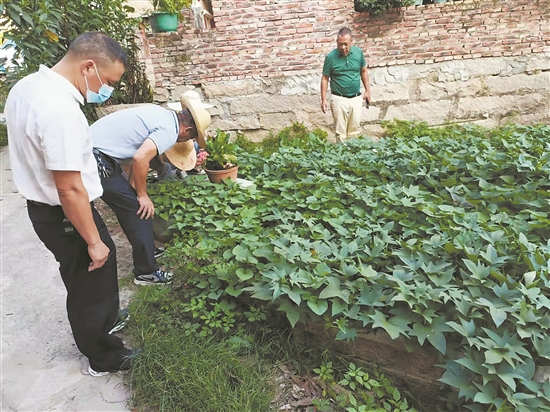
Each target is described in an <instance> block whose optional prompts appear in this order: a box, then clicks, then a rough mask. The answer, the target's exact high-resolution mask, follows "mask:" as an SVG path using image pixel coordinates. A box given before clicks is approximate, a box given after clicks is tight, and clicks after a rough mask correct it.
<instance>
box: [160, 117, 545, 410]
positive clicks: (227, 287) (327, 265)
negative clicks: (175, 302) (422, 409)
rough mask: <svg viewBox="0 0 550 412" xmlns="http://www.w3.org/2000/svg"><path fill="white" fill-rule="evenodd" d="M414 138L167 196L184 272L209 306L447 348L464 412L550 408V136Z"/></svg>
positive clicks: (342, 149)
mask: <svg viewBox="0 0 550 412" xmlns="http://www.w3.org/2000/svg"><path fill="white" fill-rule="evenodd" d="M401 126H402V127H400V128H399V129H395V130H401V131H403V127H405V126H403V125H401ZM406 127H407V128H411V129H412V130H420V131H421V133H414V134H413V135H407V134H406V133H405V132H399V137H394V136H392V135H391V133H390V134H389V135H388V137H387V138H384V139H381V140H380V141H378V142H373V141H370V140H366V139H354V140H350V141H349V142H348V145H347V146H343V145H332V144H329V143H327V142H326V141H324V140H323V139H319V138H318V137H317V136H315V135H314V134H309V135H308V137H307V138H306V139H304V140H302V141H300V146H299V147H297V146H295V145H294V143H296V141H295V140H292V141H288V142H286V143H285V144H282V145H281V146H280V147H279V149H278V151H277V152H274V153H273V154H272V155H271V156H269V157H268V158H266V157H263V156H260V155H258V154H257V153H244V152H243V153H240V154H239V157H240V159H241V160H240V161H241V164H242V165H243V166H244V167H243V169H244V170H245V172H246V177H247V178H249V179H252V180H254V181H255V183H256V185H255V186H252V187H249V188H246V189H243V188H241V187H240V186H239V185H238V184H235V183H231V182H227V183H225V184H223V185H212V184H209V183H208V182H207V181H201V180H199V179H195V180H193V181H192V182H189V184H185V183H184V184H181V183H177V184H173V183H172V184H170V183H167V184H159V185H158V186H156V187H155V188H154V192H155V193H154V202H155V205H156V207H157V210H158V211H159V213H160V214H161V216H162V217H163V218H165V219H170V220H171V221H172V222H173V223H174V224H173V227H174V228H175V229H177V230H178V231H179V232H180V233H181V237H180V238H179V239H177V240H176V241H175V242H174V244H173V246H172V248H171V249H173V252H171V253H172V256H174V261H173V262H172V263H174V264H175V265H176V266H177V265H178V264H179V266H180V270H179V272H181V273H185V276H186V281H187V282H189V283H190V284H192V285H196V286H197V287H199V288H201V289H202V290H203V291H204V292H203V294H204V295H206V296H208V299H213V300H215V301H218V302H219V301H222V300H224V299H228V298H235V299H237V300H239V301H241V300H244V301H249V300H250V299H252V301H256V302H263V304H264V305H266V307H268V308H274V309H277V310H278V311H281V312H282V313H284V314H285V315H286V317H287V319H288V321H289V323H290V324H291V325H295V324H296V323H297V322H299V321H301V320H305V319H307V318H313V319H323V317H325V318H327V319H328V320H329V322H331V323H332V325H333V327H334V328H337V330H338V338H339V339H353V338H354V336H356V334H357V329H358V328H367V329H376V328H382V329H384V330H385V331H386V332H387V333H388V334H389V335H390V336H391V337H392V338H397V337H403V338H405V339H406V340H407V342H408V345H409V347H410V348H411V349H413V348H414V347H417V346H425V345H429V346H431V347H433V348H435V349H436V350H437V351H438V352H439V353H440V356H441V358H442V363H443V365H444V368H445V371H444V374H443V377H442V378H441V382H443V383H444V384H446V385H448V386H450V387H453V388H454V389H455V391H450V392H449V395H448V402H449V403H450V404H451V406H450V409H451V410H462V409H461V408H467V409H468V410H472V411H481V410H488V409H491V408H492V409H493V410H495V409H497V408H501V410H504V409H506V408H511V409H513V410H515V411H518V412H521V411H532V410H537V411H546V410H550V387H549V386H548V385H547V384H546V385H542V384H539V383H537V382H536V381H535V380H534V379H533V376H534V371H535V366H536V365H538V364H540V363H541V362H542V361H545V360H547V359H550V349H549V348H550V346H549V345H548V344H547V339H546V336H547V334H548V329H549V328H550V322H549V319H550V300H549V292H548V286H550V276H549V271H550V266H549V265H548V262H549V261H550V236H549V232H548V223H550V206H549V203H548V200H547V199H548V193H549V191H550V183H549V181H548V176H549V174H550V161H549V160H550V154H549V153H548V147H547V139H548V135H549V133H550V128H549V127H548V126H544V125H541V126H531V127H527V126H512V125H510V126H506V127H503V128H500V129H495V130H484V129H480V128H478V127H472V126H462V127H459V126H454V125H450V126H448V127H445V128H443V129H431V128H425V129H424V126H422V125H406ZM390 130H391V129H390Z"/></svg>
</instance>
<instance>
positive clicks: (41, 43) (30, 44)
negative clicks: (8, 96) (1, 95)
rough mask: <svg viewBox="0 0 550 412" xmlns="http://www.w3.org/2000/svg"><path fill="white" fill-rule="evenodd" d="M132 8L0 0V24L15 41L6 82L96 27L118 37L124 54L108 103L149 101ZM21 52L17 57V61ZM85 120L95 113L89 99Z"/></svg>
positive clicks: (80, 1)
mask: <svg viewBox="0 0 550 412" xmlns="http://www.w3.org/2000/svg"><path fill="white" fill-rule="evenodd" d="M133 10H134V9H133V8H132V7H130V6H128V5H126V4H125V2H124V1H123V0H104V1H101V2H89V1H84V0H55V1H53V0H37V1H12V2H0V24H1V25H3V26H5V27H6V28H7V29H6V31H5V33H4V37H5V38H7V39H11V40H13V41H14V42H15V44H16V47H15V55H14V60H15V64H16V66H15V70H14V71H13V72H9V73H8V75H7V79H6V83H5V84H6V85H7V86H11V85H12V84H14V82H16V81H17V80H19V79H20V78H22V77H24V76H25V75H27V74H29V73H32V72H35V71H37V70H38V68H39V66H40V64H44V65H46V66H48V67H51V66H53V65H54V64H55V63H57V62H58V61H59V60H60V59H61V57H63V55H64V54H65V52H66V50H67V48H68V46H69V44H70V42H71V41H72V40H73V39H74V38H76V37H77V36H78V35H79V34H81V33H83V32H86V31H101V32H104V33H106V34H108V35H110V36H111V37H113V38H114V39H115V40H117V41H118V42H119V43H120V44H121V45H122V46H123V48H124V49H125V51H126V55H127V57H128V63H127V66H126V71H125V73H124V75H123V76H122V78H121V80H120V81H119V82H118V83H117V84H116V85H115V92H114V93H113V96H112V97H111V98H110V99H109V101H108V104H120V103H145V102H151V101H152V99H153V93H152V90H151V87H150V86H149V82H148V80H147V76H146V75H145V68H144V65H143V63H141V62H140V61H139V58H138V54H139V46H138V44H137V32H138V27H139V24H140V19H133V18H129V17H128V13H129V12H131V11H133ZM19 58H22V63H21V64H19V63H17V62H18V60H19ZM85 110H86V115H87V116H88V119H89V120H90V121H93V120H95V119H96V118H97V116H96V115H95V112H94V111H93V106H92V105H87V106H86V107H85Z"/></svg>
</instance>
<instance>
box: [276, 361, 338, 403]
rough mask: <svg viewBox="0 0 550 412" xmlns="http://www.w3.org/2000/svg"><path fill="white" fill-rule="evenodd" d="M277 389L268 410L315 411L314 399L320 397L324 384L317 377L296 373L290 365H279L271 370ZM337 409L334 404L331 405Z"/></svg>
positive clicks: (323, 390) (323, 391)
mask: <svg viewBox="0 0 550 412" xmlns="http://www.w3.org/2000/svg"><path fill="white" fill-rule="evenodd" d="M273 384H274V385H275V386H276V388H277V391H276V393H275V397H274V398H273V401H272V402H271V404H270V406H269V410H270V411H288V412H317V411H318V409H317V407H316V406H314V405H313V400H314V399H321V398H322V397H323V394H324V393H325V389H324V385H323V384H322V382H320V381H319V380H318V378H317V377H310V376H299V375H296V374H295V373H294V372H293V370H292V366H291V365H280V366H278V367H277V368H276V369H275V370H274V371H273ZM331 406H333V408H331V409H332V410H333V411H337V410H338V409H337V407H336V405H334V404H333V405H331Z"/></svg>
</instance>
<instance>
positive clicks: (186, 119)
mask: <svg viewBox="0 0 550 412" xmlns="http://www.w3.org/2000/svg"><path fill="white" fill-rule="evenodd" d="M178 120H179V122H180V127H181V126H184V127H191V134H192V135H193V136H198V135H199V132H198V131H197V125H196V124H195V119H193V115H192V114H191V111H190V110H189V109H188V108H185V109H183V110H181V111H179V112H178Z"/></svg>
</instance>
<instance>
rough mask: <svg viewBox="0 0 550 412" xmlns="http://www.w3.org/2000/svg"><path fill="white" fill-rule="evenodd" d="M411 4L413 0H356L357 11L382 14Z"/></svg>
mask: <svg viewBox="0 0 550 412" xmlns="http://www.w3.org/2000/svg"><path fill="white" fill-rule="evenodd" d="M411 4H413V0H354V6H355V11H360V12H363V11H366V12H369V13H372V14H380V13H382V12H384V11H386V10H389V9H392V8H396V7H405V6H409V5H411Z"/></svg>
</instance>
